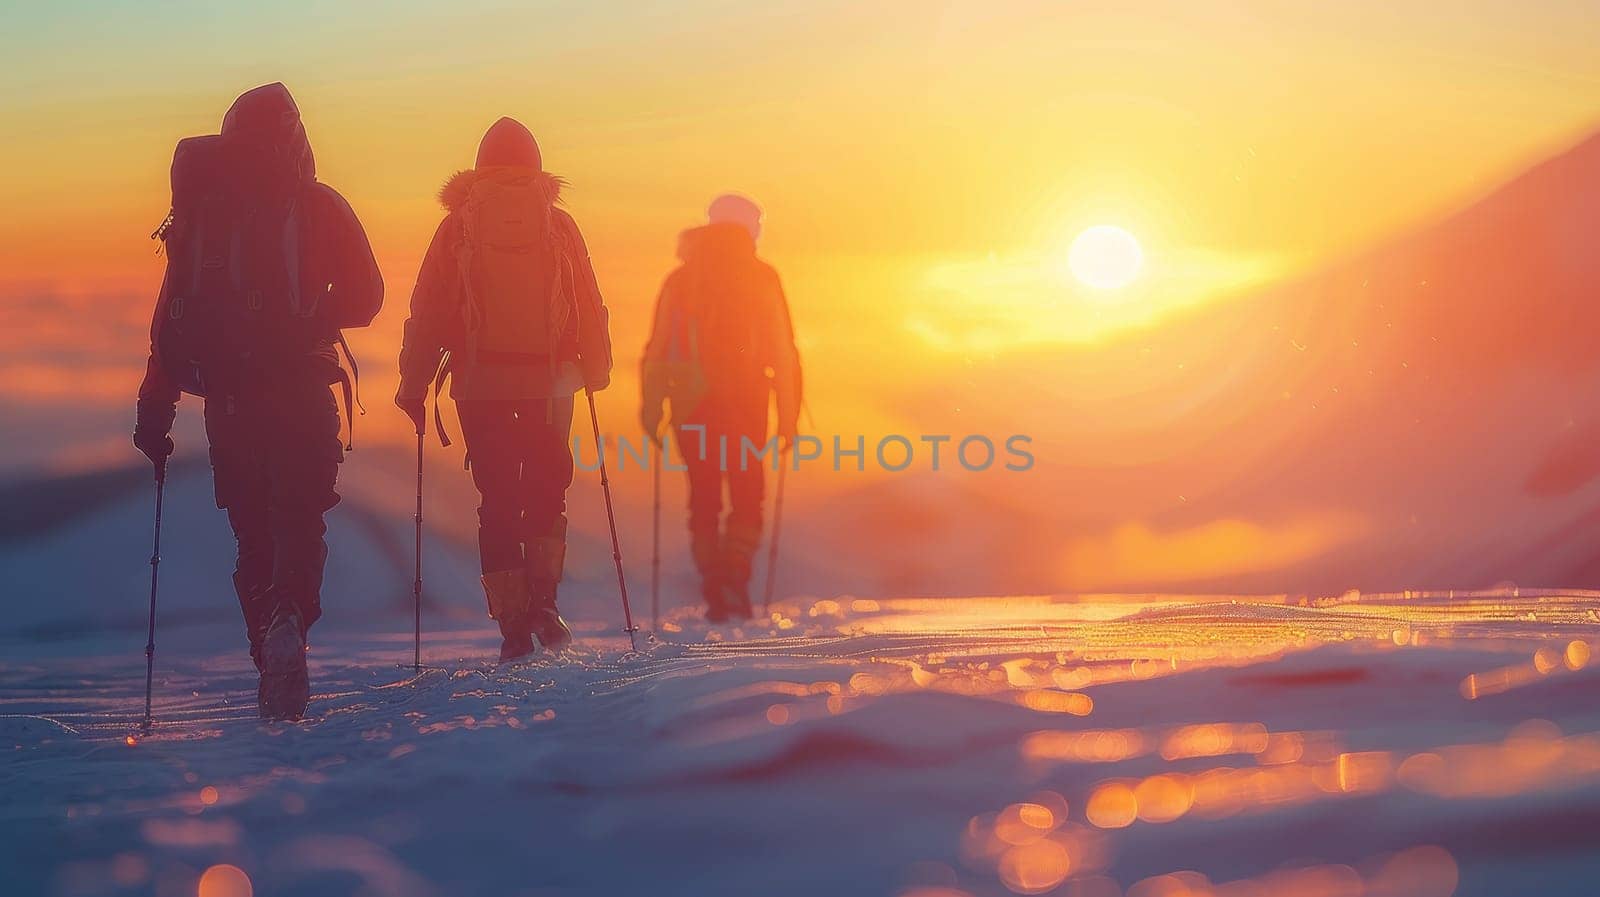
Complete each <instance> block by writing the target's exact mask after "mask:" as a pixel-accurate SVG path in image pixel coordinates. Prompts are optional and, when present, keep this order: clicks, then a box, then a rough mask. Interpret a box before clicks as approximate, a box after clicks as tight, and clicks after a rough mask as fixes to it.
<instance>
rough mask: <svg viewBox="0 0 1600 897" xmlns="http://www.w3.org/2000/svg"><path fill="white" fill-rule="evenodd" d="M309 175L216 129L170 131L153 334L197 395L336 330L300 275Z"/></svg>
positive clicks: (167, 363) (162, 357)
mask: <svg viewBox="0 0 1600 897" xmlns="http://www.w3.org/2000/svg"><path fill="white" fill-rule="evenodd" d="M315 187H316V181H315V180H314V179H311V178H308V177H305V176H302V174H301V172H300V171H299V170H298V169H297V168H294V167H292V166H286V165H285V164H284V162H283V159H282V157H281V156H280V155H276V154H274V153H273V152H272V151H271V149H270V148H263V147H261V146H260V145H258V144H253V143H251V142H249V141H245V140H237V139H231V138H230V137H229V136H227V135H210V136H205V137H190V138H187V139H184V140H181V141H179V143H178V147H177V150H176V151H175V152H174V153H173V158H172V211H171V212H170V213H169V215H168V216H167V219H166V221H164V222H163V223H162V225H161V227H160V228H159V229H158V230H157V231H156V233H155V234H153V236H155V237H158V238H159V239H161V240H162V241H163V242H164V244H165V251H166V255H167V271H166V280H165V290H164V296H165V299H164V305H163V309H162V310H161V311H159V312H158V313H157V316H156V322H155V326H154V328H153V332H152V341H153V343H154V348H155V354H156V357H157V359H158V360H159V361H160V364H161V367H162V369H163V370H164V371H165V372H166V374H167V375H168V376H169V377H170V378H171V379H172V380H173V382H174V383H175V384H176V385H177V386H178V388H179V389H181V390H183V391H184V392H187V393H190V394H192V395H197V396H205V395H206V394H207V393H208V392H219V391H220V390H223V389H228V388H231V385H232V384H233V383H234V382H237V380H239V379H240V378H244V377H247V376H250V375H251V374H252V373H255V374H259V373H260V372H261V371H262V370H263V369H264V367H265V365H268V364H270V363H272V362H273V361H274V360H278V359H283V358H287V357H293V356H295V355H303V354H305V353H308V352H310V351H312V350H313V349H314V348H315V347H316V346H317V345H318V344H319V343H324V342H327V341H329V340H332V339H335V338H337V337H338V335H339V334H338V331H337V329H335V328H332V327H331V325H329V324H328V323H326V320H325V319H323V318H319V316H318V314H317V310H318V303H319V302H320V301H321V299H322V298H323V296H324V294H325V293H326V290H327V284H322V285H321V289H318V288H317V287H316V286H315V285H314V281H312V280H311V278H309V277H307V276H306V272H305V271H304V270H303V266H302V260H303V259H305V258H306V257H307V255H308V254H309V253H310V252H311V250H312V248H313V247H315V245H316V243H315V241H316V239H317V235H316V234H314V233H311V232H310V225H311V222H312V219H313V216H312V215H311V214H310V213H309V209H308V205H309V201H310V200H311V199H312V192H311V191H312V190H313V189H315Z"/></svg>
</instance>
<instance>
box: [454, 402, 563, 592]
mask: <svg viewBox="0 0 1600 897" xmlns="http://www.w3.org/2000/svg"><path fill="white" fill-rule="evenodd" d="M456 411H457V412H458V413H459V415H460V417H461V434H462V437H463V438H464V439H465V440H466V442H467V460H468V462H469V463H470V464H471V466H472V482H473V484H474V485H475V486H477V487H478V493H479V495H480V496H481V499H482V503H481V504H480V505H479V506H478V559H479V561H480V562H481V563H482V565H483V572H484V573H486V574H487V573H497V572H501V571H505V570H519V569H524V565H525V564H528V565H529V566H530V567H531V566H532V565H533V562H534V561H535V560H536V558H535V557H534V555H535V554H536V552H533V551H530V552H529V553H528V554H527V555H525V554H524V550H523V549H524V546H525V545H527V546H530V547H531V546H535V545H551V546H552V548H551V551H553V552H554V557H551V558H548V560H549V563H545V564H544V565H542V567H541V568H540V569H528V578H529V579H530V580H532V581H536V582H537V581H550V580H559V579H560V563H561V562H560V554H561V552H560V551H559V550H558V549H557V546H556V545H555V543H556V542H557V540H559V545H561V546H564V545H565V542H566V529H567V527H566V523H567V518H566V516H565V513H566V510H567V487H569V486H571V485H572V448H571V446H570V445H569V444H568V434H570V433H571V432H572V397H571V396H565V397H561V398H556V399H520V400H508V401H502V400H487V399H461V400H457V402H456ZM549 553H550V552H545V555H548V554H549ZM552 567H553V569H552ZM552 574H554V575H553V576H552Z"/></svg>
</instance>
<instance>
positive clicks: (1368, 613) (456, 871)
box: [0, 521, 1600, 897]
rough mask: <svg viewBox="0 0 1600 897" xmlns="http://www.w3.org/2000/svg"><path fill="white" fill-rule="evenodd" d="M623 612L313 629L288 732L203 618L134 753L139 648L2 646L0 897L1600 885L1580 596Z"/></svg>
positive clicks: (181, 648)
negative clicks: (655, 630)
mask: <svg viewBox="0 0 1600 897" xmlns="http://www.w3.org/2000/svg"><path fill="white" fill-rule="evenodd" d="M105 525H107V526H110V525H111V522H110V521H107V522H106V524H105ZM128 525H129V526H132V525H133V521H129V522H128ZM62 538H66V537H65V536H63V537H62ZM335 550H336V551H338V550H346V551H348V552H350V553H351V555H352V556H355V555H357V554H358V552H359V551H360V550H361V547H360V545H359V544H344V545H337V546H336V547H335ZM351 569H354V565H352V567H351ZM107 575H109V574H107ZM171 581H172V582H173V583H174V590H175V592H176V593H177V594H175V597H174V599H173V600H174V601H175V602H179V601H182V600H183V599H182V598H181V597H177V595H181V594H182V593H181V591H180V586H181V589H190V588H193V589H196V590H198V589H199V588H200V586H199V585H198V584H196V583H190V582H185V581H184V580H183V579H182V578H181V575H179V574H176V573H175V574H174V577H173V579H172V580H171ZM368 584H369V586H370V588H371V589H373V590H375V589H378V588H379V587H381V588H383V589H386V590H388V589H393V588H397V587H398V584H397V583H387V582H374V581H369V583H368ZM339 588H340V589H341V590H350V591H352V592H359V591H360V587H359V586H358V585H356V584H355V580H352V581H349V582H345V583H341V584H340V586H339ZM644 591H645V587H644V585H643V584H642V583H640V584H635V593H636V595H637V594H641V593H643V592H644ZM191 597H192V596H191ZM471 597H474V598H475V596H471ZM369 600H370V596H369ZM615 602H616V593H615V590H614V588H610V587H607V586H606V585H604V584H603V583H601V582H591V583H586V584H583V585H581V586H579V587H576V588H569V589H568V593H567V595H566V597H564V603H565V604H566V606H567V609H568V614H569V616H570V617H571V619H572V620H573V621H574V624H575V628H576V629H577V631H578V642H577V645H576V647H575V648H574V649H573V650H571V651H569V652H567V653H566V654H564V655H562V656H560V657H556V658H551V657H544V658H540V659H537V660H535V661H533V662H530V663H525V664H520V665H514V666H498V665H495V664H492V663H491V662H489V658H490V657H491V655H492V652H493V650H494V647H495V641H494V636H493V633H492V632H491V630H490V628H489V626H488V625H487V621H482V622H481V623H477V622H471V621H466V620H450V621H448V622H441V621H440V620H439V619H437V618H436V617H430V620H429V630H428V632H427V633H426V641H425V643H424V664H425V666H424V669H423V670H422V671H421V672H420V673H413V672H412V671H411V669H410V665H409V660H410V648H411V644H410V632H409V625H408V624H409V620H407V619H405V618H404V617H403V616H402V615H399V614H395V615H392V616H387V617H384V618H383V626H382V627H380V628H379V629H378V630H376V631H374V630H373V629H372V628H371V627H364V626H354V625H352V624H351V621H350V620H349V618H348V615H346V614H337V613H330V615H329V625H328V626H326V627H320V628H319V629H318V631H317V632H316V633H315V638H314V645H313V652H312V654H311V668H312V676H313V693H314V697H313V701H312V704H311V710H310V717H309V719H308V720H306V721H305V722H303V723H300V724H295V725H288V724H270V725H269V724H262V723H260V722H259V721H257V720H255V719H254V718H253V717H254V705H253V697H254V695H253V676H252V672H253V671H252V670H251V669H250V667H249V662H248V659H247V658H246V657H245V656H244V652H243V651H242V650H241V646H240V644H239V642H240V641H241V635H240V634H239V632H238V631H237V628H238V627H237V625H236V623H235V622H234V621H233V620H231V619H223V618H224V617H225V616H226V615H225V614H217V615H215V616H216V617H217V619H215V620H205V619H201V620H191V621H190V622H189V623H187V624H186V625H184V626H183V627H181V628H180V629H179V631H178V634H177V637H176V638H175V639H173V640H171V641H163V642H162V645H161V648H160V649H159V651H158V655H157V661H158V665H157V669H158V675H157V679H156V703H155V715H156V719H157V725H156V727H155V729H154V731H153V732H152V733H151V734H150V735H149V736H141V735H139V734H138V733H137V731H136V727H137V723H138V720H139V716H140V711H141V701H142V688H143V677H142V673H143V657H142V655H141V652H140V651H139V647H140V644H141V643H142V637H143V633H142V631H138V629H137V627H134V628H132V629H125V628H124V629H115V628H114V627H113V629H114V630H115V631H114V632H113V631H107V630H104V629H97V630H94V631H89V632H85V633H83V634H78V635H70V634H62V635H59V636H58V637H57V638H56V639H55V640H53V641H51V642H50V643H48V645H46V646H45V647H35V648H33V649H31V650H27V651H16V650H12V648H20V647H22V646H23V645H22V642H20V641H18V642H15V643H13V644H11V645H9V646H8V650H7V656H6V659H5V660H4V661H3V662H0V713H3V714H4V717H3V718H0V734H3V736H4V743H7V744H9V746H10V750H11V758H10V762H8V763H7V764H6V765H5V766H4V767H3V769H0V789H3V793H4V794H5V795H6V801H5V804H4V809H3V810H0V867H3V868H5V869H6V870H7V873H8V877H9V887H8V891H10V892H11V893H18V894H42V895H49V894H74V895H76V894H85V895H87V894H108V895H110V894H160V895H166V894H173V895H193V894H196V893H200V894H203V895H206V897H217V895H223V894H237V893H243V891H242V882H244V881H245V880H248V881H249V882H250V883H251V884H252V886H253V889H254V893H256V894H350V895H355V894H363V895H373V894H383V895H469V894H497V895H532V894H569V893H570V894H617V893H644V892H648V893H663V894H679V893H681V894H723V893H729V894H775V895H785V894H795V895H799V894H815V893H831V894H896V895H908V894H918V895H922V897H932V895H936V894H938V895H946V897H949V895H956V894H961V893H965V894H972V895H983V894H1007V893H1043V892H1052V893H1061V894H1076V895H1099V894H1126V895H1129V897H1150V895H1176V894H1213V893H1215V894H1253V893H1273V894H1276V893H1292V894H1296V895H1333V894H1369V895H1390V894H1392V895H1401V894H1407V895H1417V894H1440V895H1443V894H1449V893H1452V892H1453V893H1455V894H1459V895H1503V894H1508V893H1539V894H1573V895H1579V894H1588V893H1590V891H1589V885H1588V882H1590V881H1592V880H1593V877H1594V874H1595V872H1596V871H1597V868H1600V856H1597V855H1596V854H1595V851H1594V850H1593V847H1594V840H1593V831H1594V825H1595V823H1596V822H1597V821H1600V734H1595V733H1600V706H1597V705H1596V704H1595V702H1594V701H1593V694H1594V689H1595V686H1596V684H1597V683H1600V672H1597V670H1600V659H1594V660H1591V659H1590V655H1589V651H1590V647H1591V646H1594V647H1596V648H1600V594H1592V593H1578V594H1559V593H1530V592H1528V591H1527V590H1524V591H1522V592H1520V593H1518V592H1514V591H1505V592H1497V593H1474V594H1471V595H1468V594H1462V593H1458V594H1454V595H1448V594H1440V595H1420V594H1412V595H1380V596H1358V595H1349V596H1344V597H1342V598H1339V599H1328V600H1319V601H1303V602H1302V601H1293V600H1286V599H1282V598H1243V597H1228V596H1214V597H1210V598H1201V599H1194V598H1177V597H1163V596H1139V597H1132V596H1121V597H1082V598H1048V597H1015V598H974V599H955V600H943V599H888V598H883V599H852V598H850V597H848V596H845V597H838V598H801V597H790V598H786V599H784V600H782V601H780V602H778V603H776V604H775V605H774V606H773V608H772V613H771V615H770V616H769V617H768V618H766V619H763V620H762V621H760V622H759V623H756V624H750V625H746V626H743V627H720V628H708V627H707V626H706V625H705V624H704V623H703V622H701V621H700V620H699V619H698V616H697V615H696V614H695V612H694V611H693V609H692V608H690V607H687V606H678V605H677V603H676V602H668V606H669V607H670V608H671V609H670V611H669V613H667V614H666V615H665V617H664V619H663V621H662V627H661V632H660V633H659V637H656V636H651V635H649V634H647V633H646V634H641V638H642V644H641V648H642V650H641V651H640V652H639V653H630V652H629V651H628V650H627V642H626V639H625V637H624V636H623V634H622V633H621V632H620V631H619V622H618V618H619V616H620V611H619V610H618V608H617V607H616V604H615ZM640 604H641V605H642V604H644V602H640ZM402 623H404V624H406V625H401V624H402ZM1474 676H1475V677H1477V678H1475V679H1473V680H1471V681H1473V682H1477V683H1479V686H1481V688H1482V690H1483V692H1484V693H1481V694H1479V695H1478V696H1477V697H1475V698H1469V697H1468V696H1467V694H1468V693H1469V692H1470V691H1471V690H1472V688H1469V687H1468V686H1467V684H1466V683H1467V682H1468V681H1469V678H1468V677H1474ZM1475 687H1478V686H1475ZM1497 689H1498V690H1497ZM1530 721H1531V722H1530ZM130 737H131V739H132V740H131V743H130V741H129V739H130ZM223 867H235V869H236V870H237V872H236V871H235V869H230V868H223ZM207 870H210V871H209V872H208V871H207ZM1179 873H1181V874H1179ZM202 876H204V878H203V879H202ZM1161 876H1166V877H1161ZM1199 876H1204V878H1203V879H1202V878H1200V877H1199ZM1225 883H1226V886H1224V884H1225Z"/></svg>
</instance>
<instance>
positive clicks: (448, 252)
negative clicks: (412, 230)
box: [396, 217, 461, 401]
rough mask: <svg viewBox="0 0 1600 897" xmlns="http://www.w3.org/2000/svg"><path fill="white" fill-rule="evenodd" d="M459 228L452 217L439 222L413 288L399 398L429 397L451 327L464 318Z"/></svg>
mask: <svg viewBox="0 0 1600 897" xmlns="http://www.w3.org/2000/svg"><path fill="white" fill-rule="evenodd" d="M456 230H457V229H456V224H455V219H454V218H453V217H447V218H445V220H444V221H442V222H440V223H439V227H438V228H437V229H436V230H435V231H434V232H433V240H432V242H430V243H429V244H428V252H427V254H426V255H425V256H423V258H422V270H421V271H419V272H418V273H417V285H416V286H415V287H414V288H412V290H411V317H409V318H407V319H406V323H405V337H404V340H403V342H402V343H401V346H400V390H399V392H398V393H397V394H396V397H397V398H398V399H400V400H404V401H415V400H419V399H423V398H425V397H426V396H427V394H428V384H429V383H431V382H432V381H433V376H434V374H435V373H436V372H437V371H438V369H439V356H440V355H441V354H443V352H444V347H445V343H446V342H447V340H448V335H449V334H450V332H451V328H452V327H453V326H454V325H456V324H457V323H458V322H459V321H460V320H461V308H460V306H461V287H460V282H461V279H460V276H459V272H458V271H457V268H456V260H455V244H456V240H457V239H458V237H457V233H456Z"/></svg>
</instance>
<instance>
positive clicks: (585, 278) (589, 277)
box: [557, 211, 611, 388]
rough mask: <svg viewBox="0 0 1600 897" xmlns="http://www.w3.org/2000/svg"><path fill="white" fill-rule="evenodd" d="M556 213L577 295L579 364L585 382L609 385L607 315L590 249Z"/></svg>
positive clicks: (568, 221) (572, 225) (573, 226)
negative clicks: (565, 240) (566, 246)
mask: <svg viewBox="0 0 1600 897" xmlns="http://www.w3.org/2000/svg"><path fill="white" fill-rule="evenodd" d="M557 214H559V215H560V216H561V223H562V225H563V226H564V227H565V229H566V231H567V239H568V242H569V246H570V248H571V259H572V276H573V281H574V284H573V286H574V288H575V289H576V290H577V294H578V295H577V300H578V363H579V365H580V366H581V367H582V368H583V380H584V383H586V384H598V385H604V384H607V383H609V382H611V326H610V314H609V312H608V311H607V310H606V303H605V299H604V298H603V297H602V296H601V295H600V283H599V281H598V280H596V279H595V276H594V263H592V262H591V261H590V260H589V247H587V246H586V245H584V242H583V234H581V233H579V232H578V224H577V222H575V221H573V220H572V216H570V215H568V214H566V213H565V212H559V211H558V212H557ZM597 388H598V387H597Z"/></svg>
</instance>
